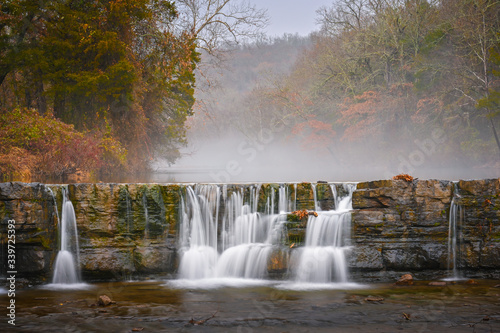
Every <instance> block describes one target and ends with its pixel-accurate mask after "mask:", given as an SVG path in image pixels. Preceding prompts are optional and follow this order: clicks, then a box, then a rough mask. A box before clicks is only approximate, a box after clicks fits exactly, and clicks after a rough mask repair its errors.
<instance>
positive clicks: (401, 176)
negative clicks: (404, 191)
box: [392, 173, 414, 182]
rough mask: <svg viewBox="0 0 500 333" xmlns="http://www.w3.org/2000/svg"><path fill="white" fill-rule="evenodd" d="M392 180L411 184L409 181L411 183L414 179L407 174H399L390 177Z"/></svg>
mask: <svg viewBox="0 0 500 333" xmlns="http://www.w3.org/2000/svg"><path fill="white" fill-rule="evenodd" d="M392 179H394V180H405V181H407V182H411V181H413V179H414V178H413V177H412V176H410V175H409V174H406V173H401V174H399V175H397V176H394V177H392Z"/></svg>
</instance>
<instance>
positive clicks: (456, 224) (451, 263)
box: [447, 194, 464, 280]
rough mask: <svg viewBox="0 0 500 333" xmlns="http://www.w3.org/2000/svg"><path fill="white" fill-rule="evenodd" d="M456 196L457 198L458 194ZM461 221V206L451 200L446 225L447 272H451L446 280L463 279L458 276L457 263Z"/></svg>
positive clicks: (454, 199) (454, 200)
mask: <svg viewBox="0 0 500 333" xmlns="http://www.w3.org/2000/svg"><path fill="white" fill-rule="evenodd" d="M456 195H457V196H458V194H456ZM463 219H464V215H463V209H462V206H461V205H460V204H458V203H457V200H456V198H455V197H454V198H453V199H452V200H451V205H450V216H449V225H448V271H449V272H451V276H450V277H448V278H447V280H460V279H463V277H462V276H461V274H460V270H459V263H458V260H459V259H460V243H461V236H462V234H461V232H462V224H463Z"/></svg>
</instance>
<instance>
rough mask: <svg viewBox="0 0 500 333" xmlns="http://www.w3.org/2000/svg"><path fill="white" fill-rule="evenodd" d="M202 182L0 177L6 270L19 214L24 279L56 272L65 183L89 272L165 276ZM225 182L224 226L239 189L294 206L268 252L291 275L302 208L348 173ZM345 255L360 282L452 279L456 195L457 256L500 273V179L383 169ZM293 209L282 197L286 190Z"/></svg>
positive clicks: (93, 275) (92, 275) (333, 193)
mask: <svg viewBox="0 0 500 333" xmlns="http://www.w3.org/2000/svg"><path fill="white" fill-rule="evenodd" d="M196 186H201V185H197V184H102V183H99V184H70V185H47V184H40V183H30V184H26V183H19V182H12V183H0V234H1V243H2V244H1V252H0V257H1V263H2V266H1V272H0V275H1V276H5V275H6V272H7V271H8V269H7V267H6V263H7V256H8V251H7V228H8V221H9V220H15V230H16V268H17V277H18V281H20V283H21V282H23V281H24V283H25V284H31V285H34V284H44V283H48V282H50V280H51V278H52V274H53V268H54V262H55V258H56V255H57V252H58V250H59V246H60V244H59V241H58V239H59V237H58V233H59V223H60V218H59V217H60V216H61V207H62V202H63V189H64V190H65V191H67V193H68V199H69V200H70V201H71V202H72V204H73V206H74V210H75V216H76V223H77V228H78V239H79V246H80V251H79V252H80V253H79V266H80V268H81V273H82V277H83V280H84V281H107V280H128V279H131V278H138V279H141V278H149V277H160V278H166V279H174V278H176V277H177V274H178V268H179V261H180V255H179V250H180V249H179V243H180V242H179V234H180V230H181V221H182V218H181V215H182V214H183V212H182V210H181V207H182V205H183V204H184V200H185V197H186V192H187V189H188V188H194V187H196ZM205 186H212V187H216V189H217V191H215V192H214V193H217V198H215V199H214V198H212V199H214V200H215V201H214V202H217V207H216V209H215V210H214V212H215V213H214V223H215V225H217V228H216V230H219V233H221V232H220V230H223V227H222V226H221V224H222V223H224V222H223V221H224V218H223V217H224V216H225V215H227V214H226V213H225V212H226V211H227V210H228V207H227V206H228V200H227V198H229V196H230V194H231V193H235V192H238V193H241V197H242V200H244V201H247V202H250V201H252V205H254V206H255V210H256V212H259V213H262V214H264V213H267V214H280V213H281V214H282V215H283V214H286V218H284V219H283V232H284V237H282V238H280V241H279V244H275V246H273V247H272V252H271V253H270V255H269V257H268V259H267V274H268V277H269V278H270V279H284V278H286V277H287V275H288V274H289V271H290V270H289V268H290V267H289V266H290V265H291V260H290V258H291V257H292V256H293V253H294V251H298V250H299V249H300V248H302V247H303V246H304V243H305V232H306V224H307V216H306V217H304V216H302V215H301V214H297V213H293V212H292V211H295V212H297V211H304V210H307V211H309V212H311V213H312V212H315V211H328V210H331V209H334V208H335V206H336V204H337V202H336V200H337V196H345V195H346V192H347V191H348V190H347V187H346V186H345V184H341V183H323V182H318V183H312V184H311V183H294V184H283V183H280V184H278V183H264V184H225V185H215V184H213V185H205ZM353 188H354V190H353V191H352V211H351V214H350V224H349V229H350V230H349V236H348V238H349V239H348V245H349V250H348V251H347V254H346V265H347V268H348V271H349V277H350V279H351V280H352V281H359V282H369V281H389V280H392V279H394V278H395V277H397V276H400V275H401V274H404V273H412V274H413V275H414V276H415V277H416V278H418V279H434V278H443V277H446V276H447V275H448V271H449V268H450V267H449V265H450V264H449V252H450V249H449V232H450V226H449V220H450V207H451V203H452V200H454V202H455V203H456V204H457V205H460V207H461V211H462V212H463V214H462V215H463V216H462V222H461V225H460V230H459V235H460V239H459V241H458V243H457V244H458V245H457V246H458V252H457V253H458V254H457V258H456V265H457V267H459V269H460V270H461V271H463V272H464V274H465V275H466V276H469V277H477V278H496V279H498V278H500V179H486V180H461V181H458V182H451V181H443V180H413V181H409V182H408V181H404V180H379V181H371V182H360V183H356V184H354V185H353ZM285 195H286V198H285V199H286V201H287V203H285V206H286V207H287V208H288V209H287V210H286V212H283V211H280V209H279V208H278V207H279V205H278V201H282V200H284V198H283V196H285Z"/></svg>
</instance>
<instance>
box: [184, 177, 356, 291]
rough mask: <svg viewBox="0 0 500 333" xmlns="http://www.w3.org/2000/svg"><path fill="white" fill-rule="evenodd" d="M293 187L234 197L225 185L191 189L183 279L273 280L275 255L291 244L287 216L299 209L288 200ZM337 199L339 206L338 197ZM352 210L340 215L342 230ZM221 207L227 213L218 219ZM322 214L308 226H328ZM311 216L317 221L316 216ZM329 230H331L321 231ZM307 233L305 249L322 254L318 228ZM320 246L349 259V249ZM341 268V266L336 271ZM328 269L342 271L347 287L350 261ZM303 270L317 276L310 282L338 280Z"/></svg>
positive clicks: (248, 189)
mask: <svg viewBox="0 0 500 333" xmlns="http://www.w3.org/2000/svg"><path fill="white" fill-rule="evenodd" d="M290 187H291V188H292V189H293V191H294V192H296V184H293V186H288V185H285V184H280V185H279V186H278V187H277V188H276V187H272V186H271V187H268V188H267V189H262V187H261V185H249V186H241V187H237V188H231V189H230V193H229V194H228V189H227V187H225V186H218V185H196V186H187V187H186V192H185V195H184V196H183V197H182V199H181V211H182V219H181V225H180V243H181V251H180V265H179V277H180V278H183V279H203V278H205V279H206V278H242V279H266V278H268V277H269V274H268V273H269V272H268V266H269V262H270V261H271V255H272V254H273V252H276V251H280V250H283V249H287V248H288V246H287V245H286V244H287V243H288V241H289V239H288V237H287V224H288V223H287V222H288V218H289V216H288V215H293V214H294V212H292V211H291V209H292V208H293V207H295V206H296V202H295V201H292V200H291V196H290V195H289V193H290V191H289V189H290ZM351 188H353V187H352V186H351ZM311 189H312V191H313V198H314V199H313V204H314V206H313V207H314V208H319V205H320V204H319V202H318V200H317V195H316V186H312V187H311ZM351 195H352V190H351V191H349V193H348V196H347V198H346V201H347V202H350V200H351V199H350V196H351ZM332 199H333V201H335V198H332ZM348 206H350V205H349V204H346V205H344V206H343V208H342V212H335V214H339V215H342V218H341V220H342V221H345V223H343V225H342V229H348V228H349V226H348V223H349V221H350V220H349V219H348V218H345V216H348V215H349V214H350V211H349V209H350V208H349V207H348ZM221 207H223V209H224V213H221V216H219V211H221V210H222V208H221ZM304 211H305V210H304ZM323 214H328V212H322V215H321V216H320V217H319V218H318V222H314V223H313V222H309V223H307V225H310V224H312V225H318V224H321V223H322V221H327V223H328V221H331V220H332V219H331V218H324V216H326V215H323ZM310 216H312V217H313V219H315V217H314V215H310ZM219 217H220V218H219ZM302 218H303V217H302ZM310 219H311V217H310ZM344 225H345V226H344ZM310 229H311V231H309V230H310ZM329 231H331V230H322V231H321V232H329ZM305 234H306V241H305V247H306V248H309V247H312V248H313V249H317V246H316V245H317V244H316V243H315V241H311V239H314V237H317V235H316V233H315V231H314V228H312V227H310V226H308V227H307V228H306V230H305ZM310 234H312V235H313V236H310ZM346 235H347V234H344V235H343V236H344V237H345V236H346ZM339 237H342V236H339ZM334 238H336V236H334ZM329 243H332V244H329ZM297 245H299V244H297ZM321 245H323V246H324V247H325V248H328V249H329V248H330V246H333V247H335V249H334V251H340V252H341V253H340V254H338V255H337V256H336V257H337V258H343V257H344V253H343V252H344V249H343V248H340V249H337V248H338V247H339V246H337V245H336V244H335V243H334V242H328V241H326V242H321ZM304 253H305V256H304V260H302V261H303V262H307V261H308V260H309V259H308V258H309V257H308V256H307V253H311V251H307V250H306V251H305V252H304ZM306 257H307V258H306ZM338 265H341V266H342V267H337V266H338ZM328 267H330V268H331V269H332V270H334V271H339V272H343V273H344V276H343V282H345V281H344V280H347V273H346V272H347V269H346V264H345V259H344V260H340V259H339V260H334V261H333V262H331V263H330V264H329V265H328ZM299 268H300V270H301V271H304V270H305V269H307V270H308V272H309V273H308V274H309V275H311V276H313V277H314V278H313V279H312V280H310V281H309V280H308V281H307V282H316V280H317V281H318V282H323V283H327V282H332V281H333V279H332V278H333V277H332V276H330V277H329V278H328V277H323V278H316V277H315V275H316V271H318V272H319V274H322V269H323V268H322V267H319V266H318V267H307V268H305V267H304V264H302V266H301V265H299ZM295 274H296V273H295V272H290V275H295ZM301 275H303V274H301ZM323 275H324V274H323Z"/></svg>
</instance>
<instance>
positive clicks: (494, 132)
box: [489, 117, 500, 158]
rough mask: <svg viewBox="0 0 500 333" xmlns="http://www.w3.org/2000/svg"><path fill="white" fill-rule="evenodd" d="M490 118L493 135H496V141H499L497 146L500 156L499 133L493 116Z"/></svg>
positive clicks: (499, 155)
mask: <svg viewBox="0 0 500 333" xmlns="http://www.w3.org/2000/svg"><path fill="white" fill-rule="evenodd" d="M489 118H490V123H491V129H492V130H493V135H494V136H495V141H496V142H497V147H498V157H499V158H500V140H499V139H498V134H497V130H496V128H495V123H494V122H493V117H489Z"/></svg>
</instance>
